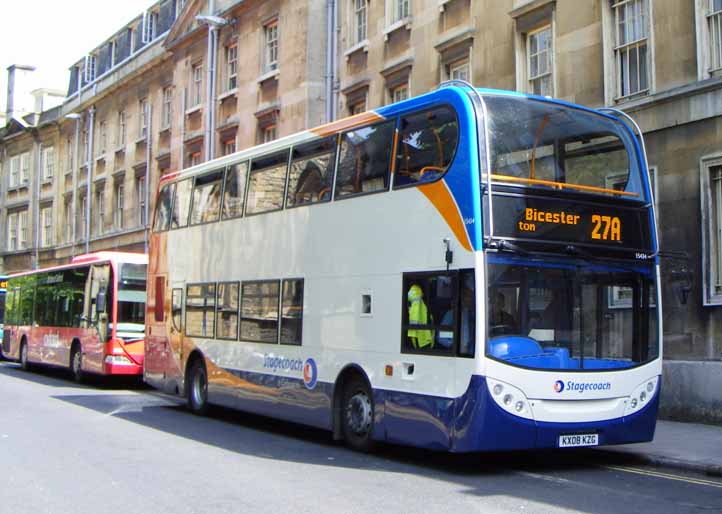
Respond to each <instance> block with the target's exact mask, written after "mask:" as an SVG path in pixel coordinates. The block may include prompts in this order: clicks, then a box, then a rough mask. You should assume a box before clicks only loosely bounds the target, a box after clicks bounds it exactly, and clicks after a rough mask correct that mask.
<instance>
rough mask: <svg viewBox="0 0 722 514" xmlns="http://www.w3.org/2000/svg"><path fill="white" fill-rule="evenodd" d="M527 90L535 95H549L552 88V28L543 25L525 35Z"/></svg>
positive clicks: (551, 92)
mask: <svg viewBox="0 0 722 514" xmlns="http://www.w3.org/2000/svg"><path fill="white" fill-rule="evenodd" d="M526 55H527V80H528V82H529V83H528V86H527V87H528V88H529V89H528V91H529V92H530V93H533V94H535V95H541V96H551V95H552V94H553V88H552V55H553V50H552V28H551V26H547V27H544V28H542V29H539V30H537V31H535V32H530V33H529V34H528V35H527V37H526Z"/></svg>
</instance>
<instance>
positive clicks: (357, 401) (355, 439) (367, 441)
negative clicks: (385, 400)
mask: <svg viewBox="0 0 722 514" xmlns="http://www.w3.org/2000/svg"><path fill="white" fill-rule="evenodd" d="M341 417H342V419H341V427H342V430H343V438H344V440H345V441H346V444H348V446H349V447H351V448H352V449H354V450H356V451H360V452H370V451H371V450H373V448H374V441H373V439H372V438H371V432H372V431H373V420H374V404H373V399H372V397H371V392H370V391H369V387H368V385H367V384H366V382H365V381H364V380H362V379H361V378H360V377H353V378H352V379H351V380H350V381H349V382H348V383H347V384H346V387H345V388H344V392H343V402H342V405H341Z"/></svg>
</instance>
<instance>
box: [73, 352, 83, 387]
mask: <svg viewBox="0 0 722 514" xmlns="http://www.w3.org/2000/svg"><path fill="white" fill-rule="evenodd" d="M70 374H71V375H72V376H73V380H75V381H76V382H77V383H78V384H80V383H81V382H82V381H83V378H84V373H83V352H82V351H81V350H80V347H79V346H76V347H74V348H73V352H72V353H71V354H70Z"/></svg>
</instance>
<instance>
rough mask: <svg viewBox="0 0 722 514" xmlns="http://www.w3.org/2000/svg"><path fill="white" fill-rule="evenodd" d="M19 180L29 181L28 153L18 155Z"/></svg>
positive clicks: (24, 182)
mask: <svg viewBox="0 0 722 514" xmlns="http://www.w3.org/2000/svg"><path fill="white" fill-rule="evenodd" d="M20 180H21V184H27V183H28V182H30V153H28V152H25V153H24V154H21V155H20Z"/></svg>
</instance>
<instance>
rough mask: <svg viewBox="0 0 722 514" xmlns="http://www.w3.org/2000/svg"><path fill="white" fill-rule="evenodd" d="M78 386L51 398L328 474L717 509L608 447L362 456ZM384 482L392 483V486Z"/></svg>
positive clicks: (222, 413) (598, 512)
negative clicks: (636, 470) (640, 470)
mask: <svg viewBox="0 0 722 514" xmlns="http://www.w3.org/2000/svg"><path fill="white" fill-rule="evenodd" d="M0 375H7V376H11V377H13V378H19V379H23V380H28V381H32V382H35V383H39V384H44V385H48V386H66V387H67V386H68V385H74V384H72V382H71V381H70V380H68V379H66V376H67V375H66V374H65V373H64V372H63V371H58V370H44V371H43V372H42V373H27V372H23V371H22V370H20V369H19V368H18V367H16V366H13V365H0ZM101 386H102V387H103V389H104V390H107V391H114V390H117V389H118V388H117V387H116V386H115V384H111V385H110V386H109V385H107V384H105V385H103V384H101ZM77 393H78V394H64V392H60V391H59V394H54V395H52V398H54V399H56V400H59V401H61V402H65V403H68V404H72V405H76V406H80V407H83V408H86V409H90V410H92V411H95V412H98V413H102V414H105V415H108V416H113V417H114V418H117V419H123V420H126V421H128V422H131V423H135V424H138V425H140V426H144V427H147V428H151V429H154V430H156V431H162V432H165V433H167V434H171V435H173V436H176V437H182V438H185V439H187V440H189V441H193V442H197V443H200V444H205V445H211V446H214V447H216V448H219V449H222V450H224V451H228V452H234V453H237V454H239V455H245V456H251V457H256V458H263V459H270V460H274V461H278V462H291V463H298V464H311V465H316V466H323V467H325V468H328V469H329V476H330V477H331V476H333V471H332V470H333V468H346V469H359V470H368V471H375V472H382V473H390V474H391V475H395V474H399V475H400V474H404V475H408V476H419V477H423V478H425V479H429V480H442V481H446V482H448V483H453V484H454V485H455V486H456V487H458V493H459V494H465V495H468V496H469V497H470V498H481V497H484V498H489V497H499V498H500V499H501V498H505V500H504V501H510V500H511V501H514V502H517V503H518V502H531V504H533V505H534V506H533V507H532V508H531V509H530V510H531V511H536V512H544V511H545V507H551V506H553V507H555V508H556V509H559V508H566V509H570V510H575V511H581V512H587V513H592V514H616V513H618V512H634V511H639V512H649V511H650V508H651V507H652V505H654V506H655V509H656V507H661V508H659V509H657V510H658V511H659V512H675V513H676V512H693V511H695V512H696V511H698V509H710V508H712V509H719V510H718V511H722V497H720V496H719V490H714V489H711V488H707V489H704V488H702V487H701V486H699V487H695V486H690V484H682V483H680V482H674V481H668V480H667V481H664V480H662V483H661V484H660V480H661V479H658V478H657V479H654V478H651V477H648V476H640V475H638V474H630V473H625V472H623V471H618V470H617V471H615V470H607V469H604V467H605V466H614V467H615V468H619V467H620V466H626V465H629V464H631V463H633V462H634V461H630V460H629V459H628V458H627V457H625V456H624V455H620V454H617V453H613V452H603V451H598V450H597V451H594V450H570V451H525V452H504V453H486V454H470V455H454V454H448V453H437V452H432V451H426V450H420V449H417V448H407V447H401V446H394V445H381V446H380V447H379V448H378V450H377V452H376V453H375V454H372V455H365V454H359V453H355V452H352V451H350V450H347V449H346V448H345V447H344V446H343V445H342V444H340V443H337V442H334V441H333V440H332V438H331V434H330V433H329V432H327V431H324V430H318V429H313V428H309V427H305V426H302V425H297V424H292V423H288V422H284V421H278V420H274V419H269V418H266V417H262V416H257V415H253V414H248V413H245V412H239V411H235V410H230V409H225V408H220V407H214V408H212V409H211V410H210V413H209V416H207V417H199V416H194V415H192V414H190V413H189V412H187V411H186V410H185V408H184V407H183V406H182V405H180V404H179V402H178V400H177V399H170V398H168V397H165V396H163V395H159V394H157V393H153V392H142V391H141V392H140V394H139V392H130V391H129V392H126V393H125V394H124V393H122V392H120V393H113V394H103V392H102V391H100V392H98V391H93V392H92V393H91V392H90V391H88V392H87V393H84V391H83V390H82V389H80V390H78V391H77ZM391 475H390V476H391ZM422 484H423V482H420V485H422ZM389 487H393V483H390V484H389ZM690 487H695V489H694V491H690ZM685 488H686V489H685ZM423 493H424V492H423V491H420V492H419V494H423ZM600 495H602V496H601V497H600ZM711 505H714V507H710V506H711ZM530 507H531V505H530ZM502 510H503V509H502Z"/></svg>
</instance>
